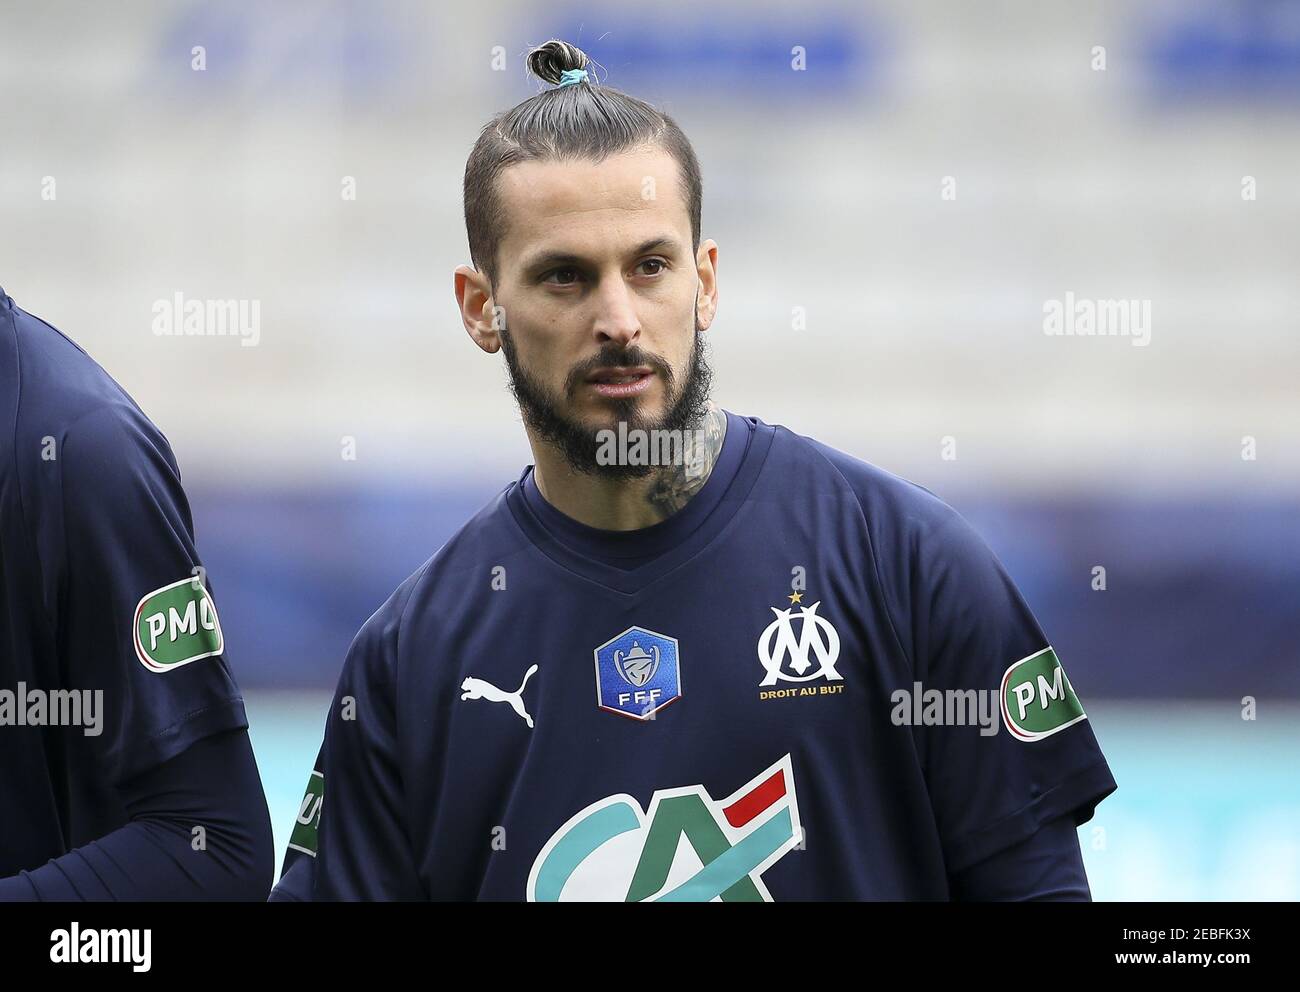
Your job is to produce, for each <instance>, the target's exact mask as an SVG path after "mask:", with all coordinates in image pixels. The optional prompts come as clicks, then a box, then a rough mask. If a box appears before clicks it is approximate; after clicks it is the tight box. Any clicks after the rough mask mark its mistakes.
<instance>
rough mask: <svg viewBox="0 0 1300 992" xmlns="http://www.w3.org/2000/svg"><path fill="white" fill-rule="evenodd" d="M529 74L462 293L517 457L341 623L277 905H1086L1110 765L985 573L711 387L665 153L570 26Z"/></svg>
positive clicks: (690, 179) (469, 193) (694, 210)
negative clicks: (532, 78)
mask: <svg viewBox="0 0 1300 992" xmlns="http://www.w3.org/2000/svg"><path fill="white" fill-rule="evenodd" d="M530 65H531V67H532V69H533V71H534V72H535V73H536V74H537V75H539V76H541V77H542V78H543V79H546V80H547V81H549V82H552V83H559V84H560V85H559V86H557V87H556V88H555V89H553V90H548V91H545V92H542V93H540V94H538V95H537V96H535V97H533V98H532V99H530V100H528V101H525V102H524V103H523V104H520V105H519V106H518V107H515V108H514V109H513V110H511V111H509V112H507V113H505V114H503V115H501V116H500V117H498V118H497V119H495V120H494V121H493V122H491V123H490V124H489V125H488V126H487V127H486V128H485V129H484V130H483V132H482V135H481V136H480V138H479V140H478V143H477V144H476V146H475V148H474V150H473V152H472V154H471V155H470V158H469V163H468V166H467V168H466V173H465V204H466V221H467V226H468V229H469V241H470V246H471V253H472V257H473V259H474V262H475V264H476V266H477V268H476V269H471V268H469V267H466V266H461V267H459V268H458V269H457V270H456V274H455V288H456V295H457V300H458V303H459V305H460V309H461V315H462V318H463V321H464V324H465V327H466V329H467V330H468V332H469V334H470V337H471V338H472V339H473V340H474V342H475V343H476V344H477V345H478V346H479V347H480V348H481V349H482V350H483V351H485V352H488V353H495V352H497V351H498V350H501V351H503V352H504V353H505V358H506V362H507V366H508V368H509V373H510V378H511V385H512V389H513V392H514V395H515V397H516V398H517V400H518V402H519V406H520V410H521V412H522V414H523V419H524V424H525V428H526V430H527V433H528V438H529V442H530V445H531V447H532V451H533V455H534V458H535V461H536V464H535V465H533V466H529V467H528V468H526V469H525V470H524V472H523V473H522V475H521V476H520V477H519V480H518V481H517V482H516V483H514V484H512V485H510V486H508V487H507V488H506V489H505V490H504V491H502V492H501V493H500V495H498V496H497V497H496V499H494V500H493V501H492V502H491V503H490V504H489V505H488V506H487V507H485V508H484V509H483V510H482V511H481V512H480V513H479V514H478V515H477V516H476V517H474V519H472V520H471V521H470V522H469V523H468V524H466V525H465V526H464V527H463V528H462V529H461V530H460V531H459V532H458V533H457V534H456V535H455V536H454V537H453V538H452V539H451V540H450V541H448V542H447V543H446V545H444V546H443V548H442V549H441V550H439V551H438V553H437V554H435V555H434V556H433V558H431V559H430V560H429V561H428V562H427V563H426V564H425V565H424V566H423V567H422V568H420V569H419V570H418V571H417V572H416V573H415V574H414V575H412V576H411V577H410V578H409V579H408V580H407V581H406V582H404V583H403V584H402V585H401V586H400V587H399V588H398V590H397V591H396V592H395V593H394V594H393V596H392V597H391V598H390V599H389V600H388V602H387V603H386V604H385V605H384V606H383V607H382V608H381V609H380V610H379V611H378V612H377V613H376V614H375V615H374V616H373V617H371V618H370V620H369V621H368V622H367V623H366V624H365V626H364V627H363V628H362V630H361V632H360V634H359V635H358V637H357V639H356V641H355V642H354V644H353V646H352V649H351V651H350V652H349V655H348V658H347V661H346V664H345V666H344V671H343V674H342V676H341V678H340V681H339V686H338V691H337V694H336V697H335V700H334V704H333V706H332V708H331V711H330V713H329V717H328V721H327V725H326V731H325V740H324V745H323V748H322V751H321V756H320V759H319V762H318V765H317V768H316V772H315V773H314V774H313V776H312V784H311V785H310V787H309V790H308V795H307V798H306V799H305V800H304V804H303V807H302V811H301V813H300V816H299V824H298V828H297V831H296V833H295V839H294V842H293V844H292V845H291V851H290V855H289V857H288V858H287V860H286V871H285V874H284V875H283V876H282V879H281V882H280V884H279V886H278V887H277V890H276V893H275V896H274V898H277V899H292V898H298V899H305V898H316V899H403V900H408V899H409V900H414V899H493V900H496V899H528V900H538V901H549V900H558V899H613V900H620V901H623V900H629V901H630V900H681V899H691V900H696V899H698V900H709V899H721V900H725V901H730V900H767V899H776V900H783V899H784V900H789V899H1030V898H1037V899H1087V898H1089V892H1088V887H1087V881H1086V878H1085V876H1084V872H1083V866H1082V861H1081V858H1080V851H1079V843H1078V837H1077V834H1076V826H1077V825H1078V824H1079V823H1082V822H1084V821H1085V820H1087V819H1088V818H1089V817H1090V816H1091V814H1092V810H1093V807H1094V806H1095V805H1096V803H1097V802H1099V801H1100V800H1101V799H1102V798H1104V797H1105V796H1106V795H1108V794H1109V793H1110V792H1112V791H1113V790H1114V788H1115V783H1114V780H1113V779H1112V777H1111V774H1110V771H1109V769H1108V767H1107V765H1106V762H1105V759H1104V758H1103V757H1102V754H1101V752H1100V750H1099V749H1098V747H1097V743H1096V740H1095V738H1094V736H1093V733H1092V730H1091V727H1090V725H1089V724H1088V722H1087V721H1086V718H1085V715H1084V713H1083V710H1082V708H1081V706H1080V705H1079V702H1078V699H1077V697H1076V696H1075V694H1074V691H1073V688H1072V687H1071V686H1070V684H1069V682H1068V680H1067V679H1066V678H1065V674H1064V671H1063V669H1062V668H1061V666H1060V663H1059V661H1058V660H1057V658H1056V656H1055V653H1054V652H1053V651H1052V650H1051V648H1050V645H1049V642H1048V640H1047V638H1046V637H1045V635H1044V634H1043V632H1042V631H1041V629H1040V628H1039V626H1038V624H1037V622H1036V621H1035V619H1034V617H1033V615H1032V614H1031V613H1030V611H1029V608H1028V607H1027V606H1026V605H1025V603H1024V601H1023V600H1022V598H1021V597H1020V595H1019V593H1018V592H1017V590H1016V588H1015V586H1014V585H1013V584H1012V582H1011V580H1010V579H1009V578H1008V576H1007V575H1006V573H1005V571H1004V570H1003V569H1002V567H1001V565H1000V564H999V563H998V561H997V560H996V559H995V558H994V556H993V555H992V553H991V552H990V551H989V550H988V548H987V547H986V546H985V545H984V543H983V542H982V541H981V540H980V539H979V538H978V537H977V536H976V535H975V533H974V532H973V531H972V530H971V528H970V527H969V526H968V525H967V524H966V523H965V521H963V520H962V518H961V517H959V516H958V515H957V514H956V513H955V512H954V511H953V510H951V509H950V508H949V507H947V506H946V505H944V504H943V503H941V502H940V501H939V500H938V499H937V498H935V497H934V496H933V495H932V494H931V493H929V492H928V491H927V490H924V489H922V488H920V487H918V486H915V485H912V484H910V483H907V482H905V481H903V480H901V479H898V478H896V477H894V476H892V475H889V474H888V473H886V472H884V471H881V470H880V469H877V468H875V467H873V466H871V465H868V464H865V463H863V462H860V461H858V460H856V459H854V458H851V457H849V456H847V455H844V454H841V453H840V452H837V451H834V450H832V449H830V448H827V447H825V446H824V445H821V444H818V443H817V442H815V441H812V440H809V439H807V438H803V437H800V436H798V435H796V434H793V433H791V432H790V431H788V430H786V429H784V428H780V427H772V426H769V425H767V424H765V423H763V422H761V421H759V420H757V419H755V418H745V417H739V416H736V415H735V414H732V413H729V412H724V411H722V410H721V409H719V408H718V407H716V406H714V405H712V404H710V403H709V402H708V381H709V375H708V369H707V366H706V363H705V360H704V356H703V334H704V333H705V332H706V331H707V330H708V328H709V326H710V325H711V323H712V321H713V318H714V314H715V311H716V306H717V300H718V283H717V256H718V248H717V245H716V244H715V243H714V242H712V241H707V240H706V241H704V242H703V243H701V242H700V238H699V227H700V178H699V167H698V164H697V162H696V160H695V157H694V154H693V152H692V151H691V148H690V144H689V142H687V141H686V139H685V137H684V136H683V135H682V134H681V132H680V131H679V130H678V129H677V127H676V125H675V124H674V123H673V122H672V121H671V120H670V119H668V118H666V117H664V116H663V115H661V114H659V113H658V112H656V111H655V110H653V109H652V108H650V107H648V106H647V105H645V104H643V103H641V102H640V101H636V100H633V99H631V98H630V97H627V96H625V95H623V94H620V93H617V92H616V91H612V90H609V89H608V88H605V87H601V86H597V85H595V84H594V83H593V82H592V81H591V80H589V79H587V78H585V73H584V66H585V65H586V57H585V56H584V55H583V54H582V53H581V52H579V51H578V50H576V49H574V48H573V47H572V46H569V45H566V44H564V43H563V42H550V43H548V44H547V45H544V46H542V47H541V48H540V49H538V50H536V51H534V52H533V53H532V54H531V55H530ZM651 452H653V453H656V454H650V453H651ZM664 452H667V453H668V454H669V455H670V457H669V458H668V459H667V461H668V462H669V464H663V462H664V459H663V458H657V454H662V453H664ZM647 461H649V462H655V464H647ZM930 690H938V691H939V692H940V693H941V694H946V695H942V696H941V698H944V699H949V700H951V699H954V698H956V699H957V700H960V701H963V702H966V703H969V704H970V706H972V707H976V708H978V710H979V712H983V713H988V714H990V715H992V716H993V720H992V721H988V720H986V721H983V722H982V723H976V722H972V721H966V722H958V721H955V720H950V721H948V724H949V725H934V721H932V720H930V719H926V718H923V719H913V715H914V712H915V713H916V714H920V715H922V716H923V717H925V716H928V715H930V714H932V712H933V707H932V706H930V705H929V704H928V703H927V705H926V706H925V707H924V712H922V706H921V699H920V698H918V699H917V700H916V706H915V708H914V707H913V706H912V705H911V704H910V702H909V700H911V699H912V697H913V695H914V694H917V693H921V694H924V693H927V692H929V691H930ZM924 698H925V699H927V700H929V699H931V698H932V697H930V696H925V697H924ZM944 712H946V710H944V709H943V708H942V707H941V708H940V710H939V713H940V715H941V716H942V714H943V713H944ZM969 712H975V710H974V709H971V710H969ZM999 712H1001V714H1002V719H1000V720H998V719H997V715H998V714H999ZM326 792H327V793H328V795H327V796H326ZM322 799H324V801H323V802H322ZM313 858H314V861H313Z"/></svg>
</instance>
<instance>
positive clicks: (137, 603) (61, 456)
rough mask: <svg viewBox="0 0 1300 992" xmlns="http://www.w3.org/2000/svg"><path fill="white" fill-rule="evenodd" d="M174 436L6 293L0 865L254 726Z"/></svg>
mask: <svg viewBox="0 0 1300 992" xmlns="http://www.w3.org/2000/svg"><path fill="white" fill-rule="evenodd" d="M223 650H224V642H223V637H222V633H221V626H220V621H219V620H218V618H217V613H216V607H215V604H214V602H213V599H212V595H211V593H210V591H209V589H208V587H207V584H206V583H205V576H204V574H203V571H202V569H201V567H200V566H199V559H198V555H197V554H196V552H195V548H194V539H193V523H192V521H191V518H190V510H189V505H188V503H187V501H186V498H185V493H184V491H183V490H182V489H181V482H180V473H179V470H178V469H177V467H176V461H175V459H174V458H173V456H172V452H171V448H170V447H169V445H168V443H167V440H166V438H164V437H163V435H162V434H161V433H159V431H158V429H157V428H155V427H154V425H153V424H152V423H150V422H149V420H148V418H146V417H145V415H144V414H143V413H141V411H140V409H139V408H138V407H137V406H136V405H135V403H134V402H133V401H132V400H131V398H130V397H129V396H128V395H127V394H126V393H125V392H124V391H123V390H122V388H121V387H120V386H118V385H117V383H115V382H114V381H113V380H112V379H111V378H110V377H109V375H108V374H107V373H106V372H105V371H104V370H103V369H102V368H100V367H99V366H98V365H97V364H96V363H95V362H94V361H92V360H91V359H90V357H89V356H87V355H86V353H85V352H84V351H82V350H81V349H80V348H79V347H77V345H76V344H74V343H73V342H72V341H70V340H69V339H68V338H66V337H64V336H63V334H61V333H60V332H59V331H57V330H56V329H54V328H53V327H51V326H49V325H48V324H46V323H45V322H44V321H42V320H40V319H39V318H37V317H34V316H32V315H31V314H28V313H26V312H24V311H23V310H21V309H19V308H18V307H17V306H16V305H15V304H14V301H13V300H12V299H10V298H9V297H7V296H6V295H5V294H4V292H3V291H2V290H0V877H5V876H9V875H13V874H16V873H17V872H19V871H22V870H30V869H35V868H37V867H39V866H41V865H43V864H45V863H46V862H47V861H49V860H50V859H51V858H57V857H59V856H61V855H63V854H64V853H66V852H67V851H69V850H71V849H73V848H76V847H80V846H82V845H83V844H85V843H87V842H89V841H91V840H94V839H96V838H99V837H102V836H104V835H105V834H107V833H109V832H110V831H113V830H115V829H117V828H118V827H121V826H122V825H123V824H124V823H126V822H127V819H128V817H127V814H126V811H125V809H124V806H123V798H122V795H123V793H122V790H121V788H120V787H121V785H122V783H124V782H128V781H130V780H131V779H132V778H134V777H136V776H138V775H140V774H141V773H142V772H144V771H147V770H150V769H152V768H155V767H156V766H158V765H160V764H161V763H163V762H165V761H167V760H169V759H171V758H173V757H175V756H177V755H179V754H181V753H182V752H183V751H185V750H186V749H187V748H188V747H189V746H190V745H191V744H193V743H194V742H195V741H197V740H200V739H202V738H204V737H207V736H209V735H212V734H216V733H218V732H220V731H225V730H233V729H239V728H245V727H247V721H246V719H245V715H244V705H243V701H242V699H241V698H240V695H239V691H238V689H237V688H236V686H235V683H234V681H233V680H232V679H231V676H230V672H229V670H228V669H227V667H226V663H225V660H224V658H223V657H222V651H223Z"/></svg>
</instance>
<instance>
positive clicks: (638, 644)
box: [595, 627, 682, 720]
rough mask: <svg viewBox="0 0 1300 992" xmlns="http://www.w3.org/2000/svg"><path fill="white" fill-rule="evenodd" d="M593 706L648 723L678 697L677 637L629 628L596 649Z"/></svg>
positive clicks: (680, 674)
mask: <svg viewBox="0 0 1300 992" xmlns="http://www.w3.org/2000/svg"><path fill="white" fill-rule="evenodd" d="M595 654H596V705H598V706H599V707H600V708H601V709H602V710H608V711H609V712H611V713H621V714H622V715H623V716H630V717H632V718H633V719H635V720H649V719H650V718H651V717H652V716H653V715H654V714H655V712H656V711H658V710H661V709H663V708H664V707H665V706H667V705H668V704H669V703H671V702H672V701H673V700H675V699H679V698H680V697H681V694H682V672H681V658H680V655H679V653H678V650H677V638H675V637H668V636H666V635H664V634H656V633H655V632H654V631H653V630H646V629H645V628H644V627H629V628H628V629H627V630H625V631H623V633H621V634H619V635H618V636H617V637H615V638H613V639H612V640H608V641H606V642H605V643H604V644H602V645H601V646H600V647H598V648H596V652H595Z"/></svg>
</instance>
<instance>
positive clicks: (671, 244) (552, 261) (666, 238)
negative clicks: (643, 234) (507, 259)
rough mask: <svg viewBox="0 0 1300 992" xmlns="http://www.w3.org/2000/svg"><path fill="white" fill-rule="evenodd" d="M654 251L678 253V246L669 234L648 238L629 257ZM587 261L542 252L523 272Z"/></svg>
mask: <svg viewBox="0 0 1300 992" xmlns="http://www.w3.org/2000/svg"><path fill="white" fill-rule="evenodd" d="M656 249H660V250H666V251H668V252H669V253H674V252H678V251H679V250H680V245H679V244H678V241H677V239H676V238H675V237H673V236H672V235H669V234H662V235H660V236H658V237H655V238H650V239H648V240H646V241H643V242H641V243H640V244H639V245H637V246H636V247H635V248H633V249H632V251H631V252H630V254H631V255H644V254H645V253H646V252H649V251H655V250H656ZM586 264H589V260H588V259H586V258H583V257H582V256H581V255H578V254H575V253H573V252H568V251H543V252H540V253H539V254H537V255H534V256H533V257H532V258H530V259H528V261H526V262H525V263H524V266H523V268H524V271H525V272H536V271H538V270H539V269H542V268H544V267H546V266H551V265H586Z"/></svg>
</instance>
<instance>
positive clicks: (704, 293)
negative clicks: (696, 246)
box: [695, 238, 718, 331]
mask: <svg viewBox="0 0 1300 992" xmlns="http://www.w3.org/2000/svg"><path fill="white" fill-rule="evenodd" d="M695 271H696V275H697V276H698V277H699V280H700V285H699V291H698V292H697V293H696V294H695V319H696V320H697V321H698V322H699V325H700V327H702V328H703V329H704V330H706V331H707V330H708V329H709V325H710V324H712V323H713V318H714V317H715V316H717V313H718V245H717V242H715V241H714V240H713V239H712V238H709V239H706V240H705V241H703V242H702V243H701V244H700V250H699V251H698V252H696V254H695Z"/></svg>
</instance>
